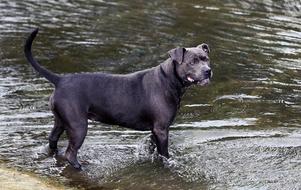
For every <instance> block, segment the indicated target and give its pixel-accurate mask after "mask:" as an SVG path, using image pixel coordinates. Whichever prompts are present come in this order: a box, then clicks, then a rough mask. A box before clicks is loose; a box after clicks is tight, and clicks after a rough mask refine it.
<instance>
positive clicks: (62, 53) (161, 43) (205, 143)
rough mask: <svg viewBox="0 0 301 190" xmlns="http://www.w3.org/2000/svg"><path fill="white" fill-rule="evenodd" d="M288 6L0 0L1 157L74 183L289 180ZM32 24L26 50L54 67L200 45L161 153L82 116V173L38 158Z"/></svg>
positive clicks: (293, 129) (205, 184)
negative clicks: (197, 72)
mask: <svg viewBox="0 0 301 190" xmlns="http://www.w3.org/2000/svg"><path fill="white" fill-rule="evenodd" d="M300 10H301V3H300V2H299V1H293V0H280V1H271V0H264V1H260V0H248V1H237V0H225V1H217V0H210V1H209V0H207V1H202V2H199V3H198V2H197V1H192V0H187V1H179V0H174V1H160V0H155V1H139V0H134V1H110V2H106V1H102V0H91V1H83V0H74V1H67V0H59V1H55V0H50V1H38V2H36V1H33V0H24V1H17V0H1V2H0V63H1V64H0V107H1V109H0V160H1V162H3V163H5V164H6V165H7V166H11V167H16V168H19V169H22V170H26V171H31V172H33V173H37V174H39V175H41V176H44V177H46V178H49V180H50V181H52V180H55V181H59V182H60V183H62V184H64V185H65V186H71V187H81V188H85V189H137V190H138V189H163V188H165V189H191V190H199V189H300V188H301V181H300V179H301V174H300V171H301V119H300V118H301V117H300V113H301V59H300V58H301V32H300V31H301V24H300V19H301V13H300ZM35 27H40V33H39V35H38V37H37V39H36V41H35V44H34V47H33V51H34V54H35V56H36V57H37V59H38V60H39V61H40V62H41V63H42V65H44V66H45V67H47V68H49V69H50V70H52V71H54V72H57V73H74V72H95V71H102V72H108V73H128V72H133V71H137V70H141V69H145V68H149V67H152V66H155V65H157V64H159V63H160V62H162V61H163V60H164V59H166V58H167V53H166V52H167V51H168V50H170V49H172V48H174V47H177V46H185V47H189V46H196V45H198V44H200V43H203V42H206V43H208V44H209V45H210V47H211V50H212V53H211V55H210V57H211V60H212V64H213V69H214V80H213V81H212V83H211V85H210V86H209V87H205V88H203V87H198V86H195V87H192V88H190V89H189V90H188V91H187V92H186V94H185V96H184V97H183V101H182V103H181V109H180V111H179V113H178V115H177V118H176V121H175V123H174V125H173V126H171V131H170V146H169V149H170V153H171V156H172V158H171V159H170V160H168V161H165V162H164V164H162V163H160V162H158V160H157V159H156V155H151V154H150V153H149V151H148V149H149V132H139V131H133V130H128V129H124V128H120V127H118V126H109V125H104V124H100V123H94V122H91V123H90V125H89V131H88V136H87V138H86V140H85V143H84V145H83V147H82V148H81V150H80V153H79V159H80V161H81V162H82V163H83V169H84V171H83V172H74V171H73V170H72V168H70V167H68V165H67V164H66V163H65V162H64V161H62V160H61V159H60V158H59V157H52V156H48V155H47V151H46V145H47V136H48V133H49V131H50V129H51V127H52V125H53V116H52V114H51V112H50V110H49V107H48V99H49V95H50V94H51V92H52V90H53V87H52V86H51V84H49V83H48V82H47V81H46V80H45V79H44V78H42V77H39V76H38V75H37V74H36V73H35V72H34V71H33V69H32V68H31V67H30V66H29V65H28V63H27V62H26V61H25V59H24V56H23V44H24V40H25V38H26V36H27V35H28V33H29V32H30V31H31V30H32V29H33V28H35ZM66 143H67V140H66V137H63V138H62V139H61V141H60V144H59V146H60V151H61V152H63V151H64V149H65V147H66Z"/></svg>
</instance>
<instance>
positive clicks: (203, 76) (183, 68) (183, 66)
mask: <svg viewBox="0 0 301 190" xmlns="http://www.w3.org/2000/svg"><path fill="white" fill-rule="evenodd" d="M209 53H210V49H209V46H208V45H207V44H205V43H204V44H201V45H198V46H197V47H192V48H181V47H179V48H175V49H172V50H170V51H169V52H168V54H169V56H170V58H171V59H172V61H173V62H174V64H177V65H176V72H177V74H178V76H179V77H180V78H181V80H182V81H184V82H185V84H198V85H201V86H204V85H207V84H209V82H210V79H211V78H212V75H213V73H212V70H211V68H210V60H209V56H208V55H209Z"/></svg>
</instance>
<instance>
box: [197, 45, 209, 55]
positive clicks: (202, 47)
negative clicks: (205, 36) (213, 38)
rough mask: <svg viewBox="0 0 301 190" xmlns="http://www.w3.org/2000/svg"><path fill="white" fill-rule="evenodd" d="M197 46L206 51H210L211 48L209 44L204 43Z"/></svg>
mask: <svg viewBox="0 0 301 190" xmlns="http://www.w3.org/2000/svg"><path fill="white" fill-rule="evenodd" d="M197 47H198V48H200V49H202V50H203V51H204V52H206V53H210V48H209V46H208V44H205V43H203V44H201V45H198V46H197Z"/></svg>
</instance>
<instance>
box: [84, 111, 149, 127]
mask: <svg viewBox="0 0 301 190" xmlns="http://www.w3.org/2000/svg"><path fill="white" fill-rule="evenodd" d="M88 119H90V120H93V121H99V122H101V123H105V124H109V125H119V126H122V127H126V128H130V129H135V130H139V131H147V130H150V129H151V128H152V125H151V123H152V122H150V119H149V118H148V117H145V116H143V115H141V114H139V115H138V114H137V115H133V114H132V115H131V116H129V115H127V116H125V114H109V113H95V112H89V113H88Z"/></svg>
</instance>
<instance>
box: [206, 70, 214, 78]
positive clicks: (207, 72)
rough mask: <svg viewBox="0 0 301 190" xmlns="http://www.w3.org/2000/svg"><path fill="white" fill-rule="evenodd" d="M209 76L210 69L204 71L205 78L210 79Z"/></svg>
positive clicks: (210, 73) (210, 74)
mask: <svg viewBox="0 0 301 190" xmlns="http://www.w3.org/2000/svg"><path fill="white" fill-rule="evenodd" d="M211 76H212V71H211V69H208V70H206V71H205V77H206V78H211Z"/></svg>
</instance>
